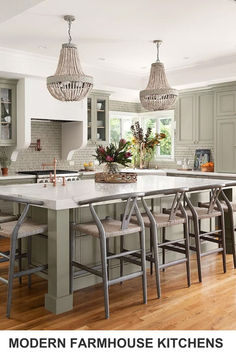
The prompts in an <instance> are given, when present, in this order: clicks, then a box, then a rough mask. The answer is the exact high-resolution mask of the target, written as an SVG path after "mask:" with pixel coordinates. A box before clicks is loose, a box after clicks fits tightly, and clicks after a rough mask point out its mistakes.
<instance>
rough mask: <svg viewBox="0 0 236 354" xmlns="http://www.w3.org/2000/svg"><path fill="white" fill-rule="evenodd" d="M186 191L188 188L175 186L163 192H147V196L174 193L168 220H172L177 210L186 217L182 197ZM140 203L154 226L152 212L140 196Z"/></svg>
mask: <svg viewBox="0 0 236 354" xmlns="http://www.w3.org/2000/svg"><path fill="white" fill-rule="evenodd" d="M187 191H188V188H175V189H172V190H170V191H168V192H165V193H160V192H159V191H156V192H155V191H154V192H153V193H152V194H151V193H148V196H154V195H163V194H164V195H174V199H173V201H172V205H171V208H170V212H168V213H169V221H171V220H174V219H175V217H176V214H177V212H179V211H180V212H181V214H182V216H183V217H184V218H185V219H187V213H186V211H185V209H184V207H183V204H182V202H183V199H184V196H185V193H186V192H187ZM142 203H143V206H144V209H145V212H146V213H147V215H148V217H149V220H150V222H151V227H152V228H155V227H156V221H155V218H154V216H153V215H152V212H151V211H150V209H149V207H148V206H147V203H146V201H145V199H144V198H142Z"/></svg>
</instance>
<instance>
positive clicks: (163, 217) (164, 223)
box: [130, 213, 186, 228]
mask: <svg viewBox="0 0 236 354" xmlns="http://www.w3.org/2000/svg"><path fill="white" fill-rule="evenodd" d="M153 216H154V218H155V221H156V223H157V227H160V228H161V227H168V226H172V225H179V224H184V223H185V222H186V220H185V219H184V218H183V217H181V216H175V217H174V218H173V219H172V220H169V218H170V215H169V214H162V213H153ZM142 218H143V222H144V225H145V227H150V226H151V223H150V219H149V217H148V216H147V214H146V213H142ZM130 221H131V222H132V223H137V218H136V217H135V216H132V217H131V219H130Z"/></svg>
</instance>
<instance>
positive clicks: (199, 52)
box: [0, 0, 236, 76]
mask: <svg viewBox="0 0 236 354" xmlns="http://www.w3.org/2000/svg"><path fill="white" fill-rule="evenodd" d="M21 1H22V3H23V2H26V3H28V6H29V8H28V9H27V10H25V7H23V8H22V10H21V11H23V12H21V11H20V10H19V11H18V12H16V11H15V12H14V11H13V12H12V17H11V16H10V15H9V11H10V9H8V10H9V11H8V13H7V15H6V17H5V19H6V20H5V21H4V18H3V17H4V16H3V15H2V16H1V18H0V19H1V21H2V23H1V24H0V46H1V47H7V48H14V49H19V50H24V51H29V52H33V53H40V55H45V56H55V57H57V56H58V54H59V50H60V47H61V44H62V42H66V41H67V25H66V23H65V22H64V20H63V19H62V16H63V15H65V14H73V15H75V16H76V19H77V21H75V22H74V23H73V26H72V37H73V42H74V43H76V44H78V48H79V53H80V58H81V61H82V62H83V63H86V64H87V65H88V66H86V67H89V66H93V67H97V68H109V69H112V70H114V71H118V72H123V73H124V72H130V73H136V74H137V75H140V76H146V75H148V74H147V73H148V72H149V68H150V63H151V62H153V61H154V60H155V56H156V51H155V47H154V46H153V44H152V40H153V39H162V40H163V41H164V43H163V45H162V47H161V60H162V61H163V62H164V63H165V66H166V68H167V69H168V70H169V71H173V72H175V71H176V70H180V69H186V68H189V67H193V66H198V67H199V65H200V66H201V65H203V66H204V65H205V66H206V65H208V66H209V65H214V63H217V62H222V58H227V60H228V61H229V60H234V61H235V55H236V35H235V34H236V21H235V18H236V1H234V0H202V1H199V0H118V1H117V0H86V1H85V0H66V1H65V0H44V1H37V0H31V1H29V0H28V1H25V0H21ZM14 2H15V1H14ZM18 2H19V1H18ZM38 2H39V4H37V5H35V6H33V7H30V6H32V5H34V4H35V3H38ZM3 3H5V4H6V3H8V4H9V1H0V4H1V5H2V4H3ZM12 3H13V1H12ZM26 5H27V4H26ZM13 9H14V7H13ZM1 10H2V9H1ZM0 12H1V11H0ZM19 12H21V13H19ZM10 17H11V18H10ZM3 21H4V22H3ZM234 75H236V72H235V74H234Z"/></svg>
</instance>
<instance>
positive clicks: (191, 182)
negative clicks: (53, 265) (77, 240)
mask: <svg viewBox="0 0 236 354" xmlns="http://www.w3.org/2000/svg"><path fill="white" fill-rule="evenodd" d="M219 183H223V184H225V183H227V180H221V179H220V180H219V179H217V181H216V180H214V179H205V178H184V177H167V176H161V178H156V176H155V175H148V176H138V180H137V183H123V184H121V183H120V184H119V183H116V184H113V183H95V180H94V179H90V180H81V181H73V182H67V183H66V186H62V184H58V185H57V186H56V187H53V185H52V184H51V183H48V184H47V186H46V187H44V185H43V184H40V183H36V184H21V185H7V186H2V187H1V194H2V195H11V196H15V197H21V198H28V199H36V200H42V201H43V202H44V203H45V204H44V205H43V206H42V207H43V208H47V209H53V210H64V209H70V208H76V207H78V201H83V200H86V199H90V198H98V197H106V196H116V195H117V198H119V195H121V194H124V193H131V192H145V193H149V194H151V193H152V192H153V191H157V190H158V191H160V192H161V193H165V192H167V191H168V190H170V189H173V188H179V187H180V188H181V187H187V188H189V189H190V190H194V189H197V188H200V187H206V188H208V187H209V186H210V185H214V184H219ZM235 184H236V178H235Z"/></svg>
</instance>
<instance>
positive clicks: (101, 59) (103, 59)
mask: <svg viewBox="0 0 236 354" xmlns="http://www.w3.org/2000/svg"><path fill="white" fill-rule="evenodd" d="M98 60H100V61H105V60H106V58H98Z"/></svg>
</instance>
